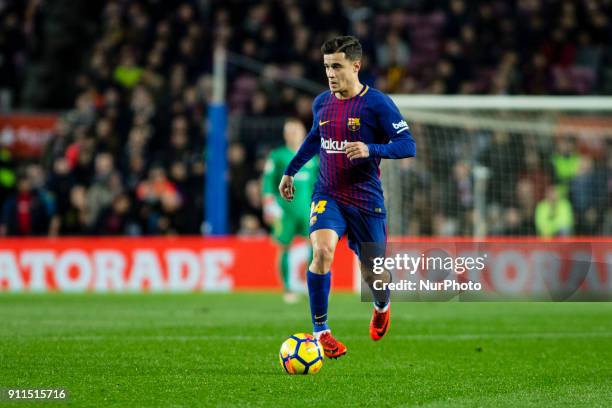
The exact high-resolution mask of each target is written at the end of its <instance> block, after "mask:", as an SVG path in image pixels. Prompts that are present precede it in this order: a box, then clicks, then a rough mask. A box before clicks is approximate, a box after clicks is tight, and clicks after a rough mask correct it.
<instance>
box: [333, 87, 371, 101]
mask: <svg viewBox="0 0 612 408" xmlns="http://www.w3.org/2000/svg"><path fill="white" fill-rule="evenodd" d="M369 89H370V87H369V86H368V85H366V84H363V86H362V87H361V90H360V91H359V92H358V93H357V95H354V96H351V97H350V98H346V99H340V98H338V97H337V96H336V94H334V93H333V92H332V91H329V92H330V93H331V96H332V97H333V98H334V99H336V100H337V101H340V102H346V101H350V100H353V99H355V98H361V97H362V96H363V95H365V94H366V93H367V92H368V90H369Z"/></svg>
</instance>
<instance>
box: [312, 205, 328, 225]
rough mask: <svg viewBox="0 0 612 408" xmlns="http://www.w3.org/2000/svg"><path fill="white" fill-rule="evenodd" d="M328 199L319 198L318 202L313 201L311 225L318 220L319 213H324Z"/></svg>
mask: <svg viewBox="0 0 612 408" xmlns="http://www.w3.org/2000/svg"><path fill="white" fill-rule="evenodd" d="M326 204H327V200H319V201H317V202H316V203H315V202H314V201H313V202H312V203H311V204H310V225H313V224H314V223H315V222H317V214H323V212H324V211H325V205H326Z"/></svg>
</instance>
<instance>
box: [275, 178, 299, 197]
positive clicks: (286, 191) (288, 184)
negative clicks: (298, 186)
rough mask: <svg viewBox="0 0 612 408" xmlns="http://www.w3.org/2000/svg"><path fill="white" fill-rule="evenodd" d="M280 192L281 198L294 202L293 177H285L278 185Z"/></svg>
mask: <svg viewBox="0 0 612 408" xmlns="http://www.w3.org/2000/svg"><path fill="white" fill-rule="evenodd" d="M278 191H279V192H280V195H281V197H283V198H284V199H285V200H287V201H292V200H293V195H294V194H295V186H294V185H293V177H292V176H287V175H284V176H283V178H282V179H281V182H280V184H279V185H278Z"/></svg>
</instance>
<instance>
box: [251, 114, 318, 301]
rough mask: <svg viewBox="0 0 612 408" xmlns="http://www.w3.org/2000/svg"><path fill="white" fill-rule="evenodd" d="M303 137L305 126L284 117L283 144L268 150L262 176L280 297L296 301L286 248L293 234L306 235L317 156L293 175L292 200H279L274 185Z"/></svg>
mask: <svg viewBox="0 0 612 408" xmlns="http://www.w3.org/2000/svg"><path fill="white" fill-rule="evenodd" d="M305 136H306V129H305V128H304V125H303V124H302V122H301V121H300V120H299V119H297V118H289V119H287V120H286V121H285V125H284V127H283V138H284V139H285V146H282V147H279V148H277V149H274V150H272V151H271V152H270V155H269V156H268V160H267V161H266V168H265V170H264V175H263V189H262V190H263V212H264V220H265V221H266V222H267V223H268V225H270V226H271V227H272V237H273V238H274V241H276V242H277V243H278V245H279V247H280V251H279V259H278V270H279V271H280V275H281V278H282V281H283V289H284V294H283V299H284V300H285V302H287V303H295V302H297V301H298V300H299V298H298V296H297V294H296V293H294V292H293V291H292V290H291V286H290V270H289V248H290V246H291V242H292V241H293V239H294V238H295V237H297V236H302V237H308V232H309V231H308V229H309V226H308V221H309V218H308V211H309V208H310V199H311V197H312V192H313V187H314V182H315V180H316V178H317V172H318V171H319V168H318V159H317V158H313V159H312V160H310V161H308V163H306V164H305V165H304V167H303V168H302V169H301V170H300V171H299V172H298V173H297V174H296V175H295V178H294V180H295V181H294V182H295V185H296V189H297V191H296V194H295V197H294V200H293V201H291V202H288V201H285V200H283V199H282V198H281V196H280V193H279V191H278V188H277V186H278V185H279V183H280V181H281V178H282V177H283V172H284V171H285V169H286V168H287V166H288V165H289V162H290V161H291V159H292V158H293V156H294V155H295V153H296V152H297V150H298V148H299V147H300V145H301V144H302V142H303V141H304V137H305Z"/></svg>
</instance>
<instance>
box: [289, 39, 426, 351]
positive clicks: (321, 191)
mask: <svg viewBox="0 0 612 408" xmlns="http://www.w3.org/2000/svg"><path fill="white" fill-rule="evenodd" d="M321 52H322V54H323V65H324V66H325V74H326V76H327V79H328V83H329V91H326V92H323V93H322V94H320V95H319V96H317V97H316V98H315V100H314V102H313V104H312V110H313V115H314V121H313V125H312V129H311V130H310V132H309V133H308V135H307V136H306V139H305V140H304V143H303V144H302V146H301V147H300V149H299V150H298V152H297V153H296V155H295V157H294V158H293V159H292V160H291V162H290V163H289V165H288V166H287V168H286V169H285V175H284V176H283V178H282V180H281V182H280V184H279V187H278V188H279V191H280V193H281V196H282V197H283V198H284V199H286V200H289V201H291V200H293V199H294V197H295V195H296V194H297V189H296V186H295V183H294V175H295V174H296V172H297V171H298V170H299V169H300V168H301V167H302V165H304V163H306V162H307V161H308V160H309V159H310V158H311V157H313V156H314V155H315V154H316V153H320V157H319V160H320V170H319V176H318V180H317V183H316V185H315V190H314V193H313V196H312V204H311V207H310V208H311V210H310V240H311V243H312V249H313V260H312V263H311V264H310V266H309V270H308V272H307V283H308V294H309V298H310V311H311V317H312V323H313V327H314V329H313V332H314V335H315V336H316V337H317V338H319V340H320V341H321V344H322V345H323V349H324V351H325V355H326V356H327V357H330V358H338V357H340V356H342V355H344V354H346V351H347V349H346V346H345V345H344V344H342V343H341V342H340V341H338V340H336V339H335V338H334V337H333V336H332V333H331V330H330V327H329V324H328V320H327V317H328V316H327V305H328V296H329V290H330V282H331V273H330V267H331V264H332V261H333V258H334V251H335V249H336V244H337V243H338V240H339V239H340V238H341V237H342V236H343V235H344V234H346V235H347V236H348V240H349V247H350V248H351V249H352V250H353V251H354V252H355V254H356V255H357V256H358V257H359V260H360V267H361V274H362V277H363V279H364V281H365V282H366V283H367V284H368V285H369V287H370V290H371V291H372V294H373V298H374V311H373V314H372V319H371V321H370V337H371V338H372V339H373V340H380V339H381V338H382V337H383V336H384V335H385V334H386V333H387V330H388V329H389V316H390V304H389V298H390V293H389V291H388V290H386V291H382V290H381V291H377V290H374V288H373V282H374V281H375V280H381V281H382V282H390V280H391V276H390V273H389V272H388V271H385V273H383V274H382V275H374V274H373V272H372V268H371V267H370V266H371V265H370V266H369V265H368V263H369V261H368V259H371V257H372V255H373V254H372V253H369V254H368V256H367V257H366V256H363V253H362V245H361V244H363V243H373V247H374V248H375V249H376V248H378V251H379V252H377V253H376V254H374V255H375V256H384V247H385V243H386V240H387V227H386V221H385V207H384V199H383V191H382V186H381V183H380V170H379V165H380V160H381V159H401V158H404V157H413V156H414V155H415V154H416V147H415V143H414V139H413V138H412V135H411V134H410V130H409V128H408V125H407V124H406V121H405V120H404V118H403V117H402V115H401V114H400V112H399V110H398V109H397V106H395V104H394V103H393V102H392V101H391V99H390V98H389V97H388V96H386V95H385V94H383V93H382V92H380V91H378V90H376V89H373V88H370V87H369V86H367V85H363V84H361V82H360V81H359V76H358V74H359V69H360V67H361V55H362V49H361V44H360V43H359V41H358V40H357V39H356V38H355V37H352V36H342V37H336V38H333V39H331V40H328V41H326V42H325V43H324V44H323V46H322V47H321Z"/></svg>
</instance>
